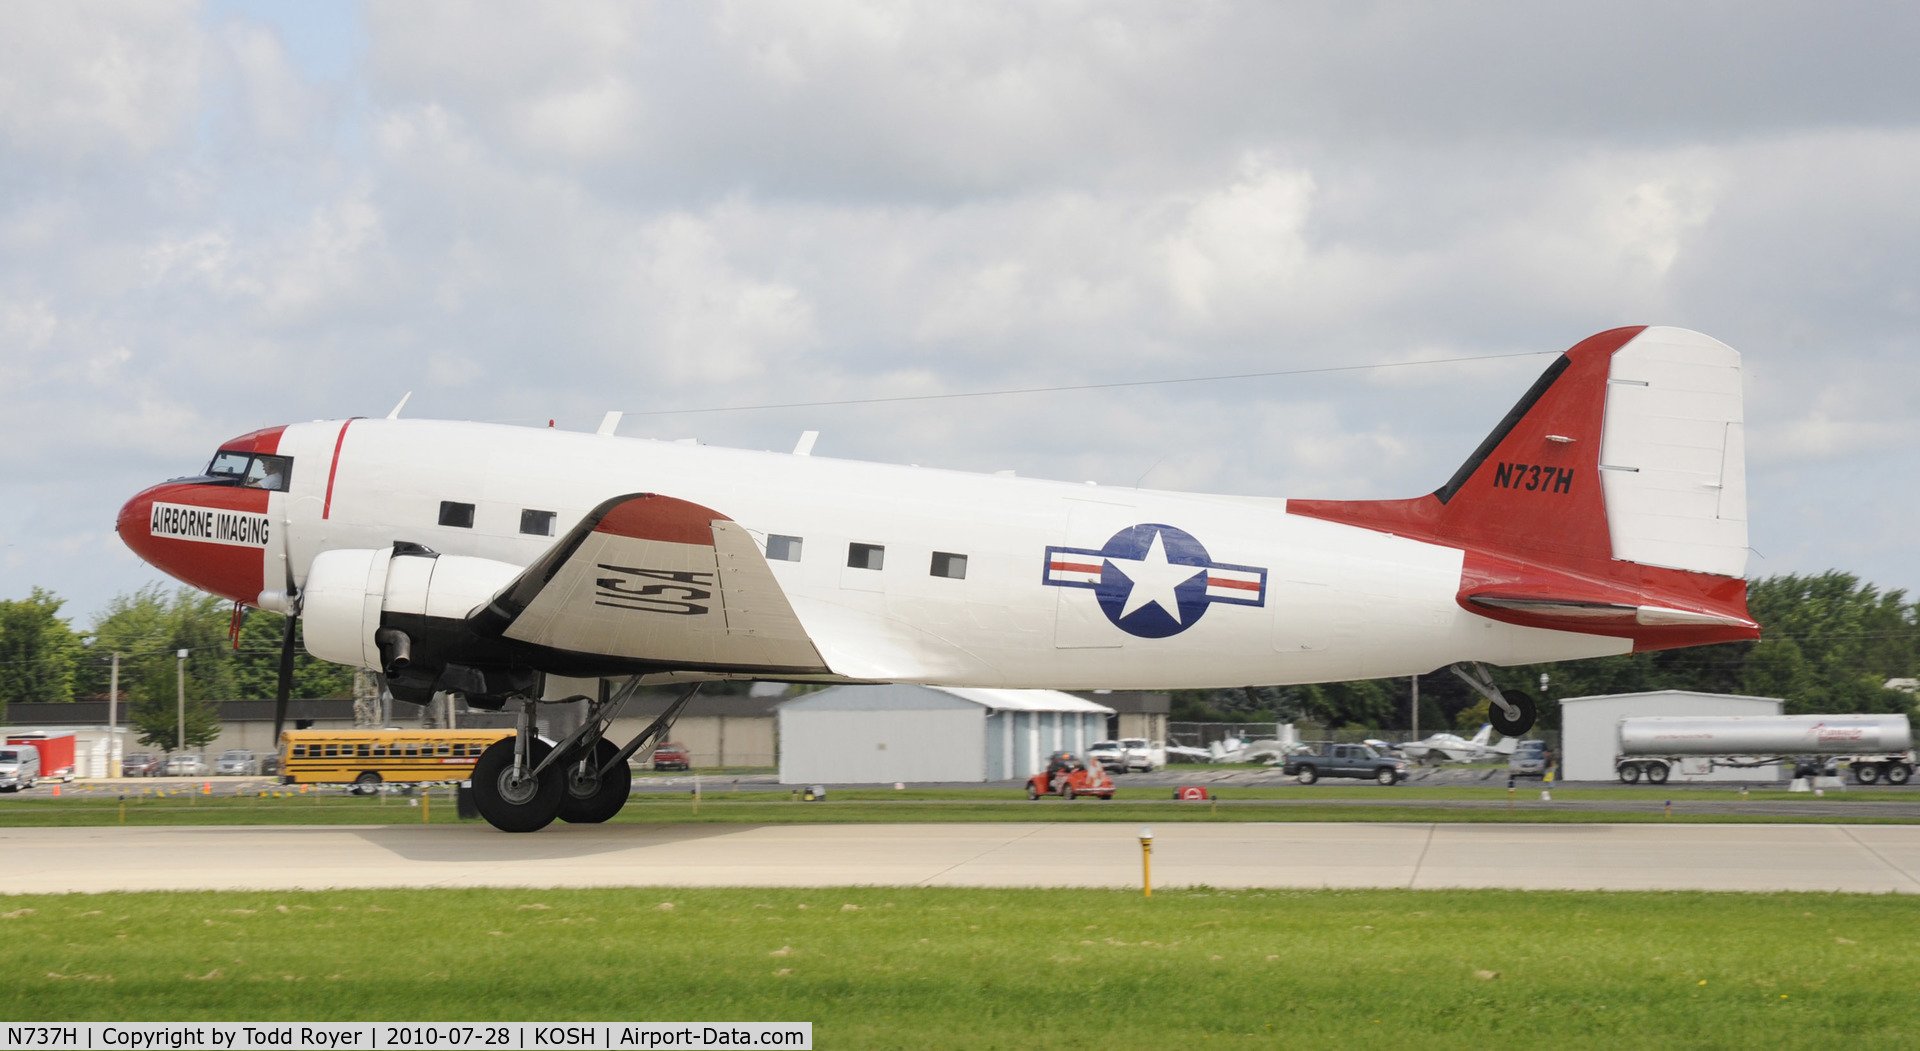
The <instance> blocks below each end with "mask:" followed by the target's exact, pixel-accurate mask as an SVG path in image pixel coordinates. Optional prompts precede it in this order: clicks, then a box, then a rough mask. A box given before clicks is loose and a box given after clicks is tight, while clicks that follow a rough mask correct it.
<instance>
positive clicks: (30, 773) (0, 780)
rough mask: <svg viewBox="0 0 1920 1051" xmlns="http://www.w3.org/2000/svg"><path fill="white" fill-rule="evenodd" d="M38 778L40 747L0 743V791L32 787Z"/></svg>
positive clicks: (14, 790) (13, 790)
mask: <svg viewBox="0 0 1920 1051" xmlns="http://www.w3.org/2000/svg"><path fill="white" fill-rule="evenodd" d="M38 780H40V749H38V748H35V747H34V746H32V745H30V744H9V745H0V792H18V791H20V790H21V789H23V788H32V787H33V784H34V782H36V781H38Z"/></svg>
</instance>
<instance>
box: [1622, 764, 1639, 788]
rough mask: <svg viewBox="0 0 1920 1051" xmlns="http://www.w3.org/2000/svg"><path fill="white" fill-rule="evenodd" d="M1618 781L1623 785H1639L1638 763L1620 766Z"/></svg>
mask: <svg viewBox="0 0 1920 1051" xmlns="http://www.w3.org/2000/svg"><path fill="white" fill-rule="evenodd" d="M1620 780H1621V782H1622V783H1624V784H1629V785H1636V784H1639V783H1640V764H1639V763H1622V764H1620Z"/></svg>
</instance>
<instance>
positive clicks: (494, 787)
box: [473, 737, 567, 832]
mask: <svg viewBox="0 0 1920 1051" xmlns="http://www.w3.org/2000/svg"><path fill="white" fill-rule="evenodd" d="M513 742H514V739H513V738H512V737H503V738H501V739H500V740H498V741H495V742H493V743H492V744H490V745H488V746H487V750H486V751H484V752H482V753H480V759H479V761H478V762H475V763H474V764H473V805H474V806H475V807H476V808H477V809H478V810H479V811H480V816H481V817H484V818H486V819H487V824H489V825H492V826H493V827H494V828H497V829H499V830H500V831H502V832H538V831H540V830H541V829H543V828H546V827H547V826H548V825H550V824H552V823H553V819H554V818H556V817H558V816H559V815H560V800H561V798H562V797H563V796H565V795H566V792H567V786H566V782H565V780H564V777H565V774H564V773H563V772H562V771H561V770H560V769H559V768H558V767H557V766H550V767H548V768H547V769H546V770H544V771H542V772H541V774H540V776H539V777H518V776H516V775H515V774H514V769H513ZM551 751H553V746H552V745H550V744H548V743H547V742H545V741H542V740H540V739H539V738H537V737H536V738H534V739H533V740H532V741H530V742H528V750H527V762H528V764H529V765H530V766H539V765H540V761H541V760H542V759H545V758H546V757H547V753H548V752H551Z"/></svg>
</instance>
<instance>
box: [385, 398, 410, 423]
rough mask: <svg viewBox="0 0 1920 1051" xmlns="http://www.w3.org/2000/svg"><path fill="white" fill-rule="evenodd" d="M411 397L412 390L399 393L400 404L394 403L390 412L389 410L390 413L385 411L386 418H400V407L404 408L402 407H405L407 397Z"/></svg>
mask: <svg viewBox="0 0 1920 1051" xmlns="http://www.w3.org/2000/svg"><path fill="white" fill-rule="evenodd" d="M411 397H413V392H412V391H408V392H406V393H405V394H402V395H400V404H398V405H395V406H394V407H393V411H392V412H390V413H387V419H389V420H397V419H399V418H400V410H401V409H404V408H406V407H407V399H408V398H411Z"/></svg>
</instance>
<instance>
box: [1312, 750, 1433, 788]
mask: <svg viewBox="0 0 1920 1051" xmlns="http://www.w3.org/2000/svg"><path fill="white" fill-rule="evenodd" d="M1281 772H1282V773H1287V774H1292V775H1293V776H1295V777H1298V778H1299V779H1300V783H1301V784H1303V785H1310V784H1313V783H1314V782H1315V781H1318V780H1320V779H1321V778H1323V777H1362V778H1367V779H1370V780H1374V781H1378V782H1380V783H1381V784H1383V785H1397V784H1399V783H1400V782H1401V781H1404V780H1406V776H1407V761H1406V760H1405V759H1394V758H1390V757H1388V756H1384V755H1381V754H1380V753H1379V752H1376V751H1374V750H1373V749H1372V748H1369V747H1367V746H1366V745H1364V744H1330V745H1327V746H1326V747H1324V748H1322V749H1321V750H1320V751H1319V752H1317V753H1311V752H1310V753H1307V754H1305V755H1290V756H1287V757H1286V765H1284V766H1283V767H1281Z"/></svg>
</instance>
